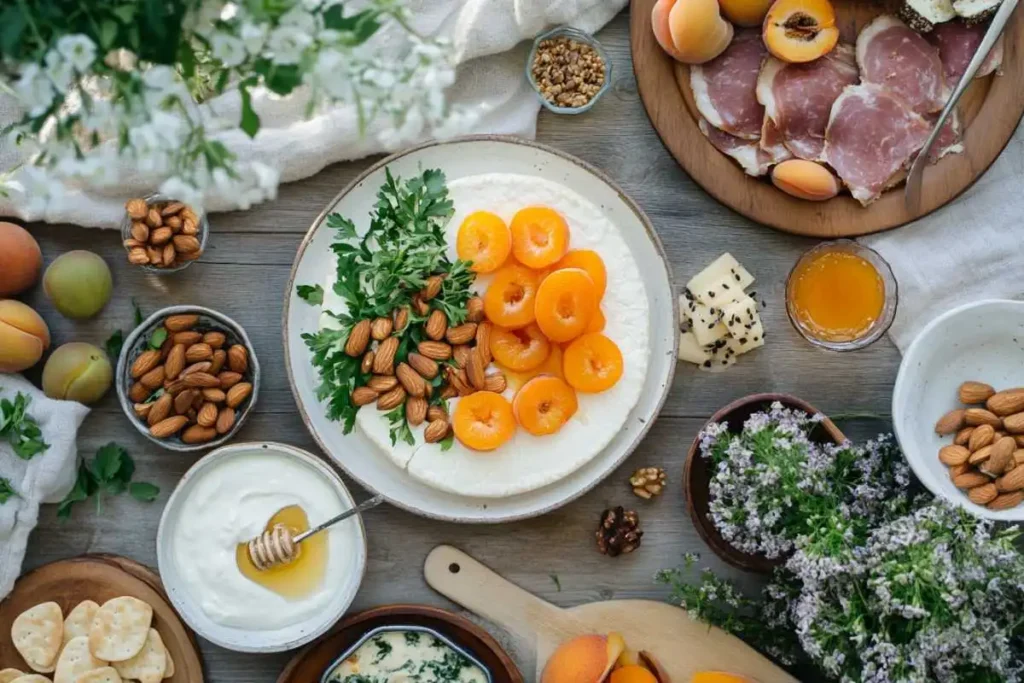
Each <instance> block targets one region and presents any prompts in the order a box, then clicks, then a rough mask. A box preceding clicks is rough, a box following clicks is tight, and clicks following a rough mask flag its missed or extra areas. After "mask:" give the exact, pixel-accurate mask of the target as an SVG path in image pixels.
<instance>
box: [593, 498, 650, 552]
mask: <svg viewBox="0 0 1024 683" xmlns="http://www.w3.org/2000/svg"><path fill="white" fill-rule="evenodd" d="M595 535H596V537H597V549H598V551H600V552H601V553H602V554H604V555H609V556H611V557H616V556H618V555H621V554H623V553H631V552H633V551H634V550H636V549H637V548H639V547H640V539H641V538H642V537H643V535H644V532H643V531H642V530H641V529H640V516H639V515H638V514H637V513H636V510H626V509H624V508H623V507H622V506H621V505H619V506H618V507H614V508H608V509H607V510H605V511H604V512H602V513H601V521H600V524H598V527H597V533H596V534H595Z"/></svg>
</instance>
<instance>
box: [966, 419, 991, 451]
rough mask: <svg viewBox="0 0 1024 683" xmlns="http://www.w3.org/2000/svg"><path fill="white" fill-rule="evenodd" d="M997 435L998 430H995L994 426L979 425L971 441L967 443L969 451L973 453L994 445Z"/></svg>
mask: <svg viewBox="0 0 1024 683" xmlns="http://www.w3.org/2000/svg"><path fill="white" fill-rule="evenodd" d="M995 434H996V430H995V429H993V427H992V425H979V426H977V427H975V428H974V432H973V433H972V434H971V438H970V440H968V442H967V448H968V450H970V451H971V453H973V452H974V451H976V450H978V449H980V448H984V447H985V446H987V445H989V444H990V443H992V441H993V440H994V439H995Z"/></svg>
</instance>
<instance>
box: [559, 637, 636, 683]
mask: <svg viewBox="0 0 1024 683" xmlns="http://www.w3.org/2000/svg"><path fill="white" fill-rule="evenodd" d="M625 649H626V642H625V641H624V640H623V639H622V636H621V635H619V634H618V633H609V634H608V635H607V636H602V635H596V634H595V635H588V636H578V637H576V638H573V639H572V640H569V641H566V642H564V643H562V644H561V645H559V646H558V649H557V650H555V653H554V654H553V655H551V658H550V659H548V661H547V663H546V664H545V665H544V671H543V672H542V673H541V675H540V683H601V682H602V681H604V680H605V678H606V677H607V676H608V673H609V672H610V671H611V670H612V667H613V666H614V665H615V661H616V660H617V659H618V658H619V655H621V654H622V652H623V651H624V650H625Z"/></svg>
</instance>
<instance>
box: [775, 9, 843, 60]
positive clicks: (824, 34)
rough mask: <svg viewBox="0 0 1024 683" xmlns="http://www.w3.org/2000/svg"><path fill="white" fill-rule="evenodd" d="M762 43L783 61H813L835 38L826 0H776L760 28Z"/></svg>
mask: <svg viewBox="0 0 1024 683" xmlns="http://www.w3.org/2000/svg"><path fill="white" fill-rule="evenodd" d="M761 37H762V39H763V40H764V45H765V47H766V48H768V51H769V52H771V53H772V54H773V55H775V57H777V58H778V59H781V60H782V61H784V62H797V63H799V62H813V61H814V60H815V59H817V58H819V57H822V56H824V55H826V54H828V53H829V52H830V51H831V50H832V48H834V47H835V46H836V43H837V42H839V29H838V28H837V27H836V11H835V9H834V8H833V7H832V3H831V2H829V0H777V1H776V2H775V4H773V5H772V6H771V9H769V10H768V15H767V16H766V17H765V18H764V26H763V28H762V29H761Z"/></svg>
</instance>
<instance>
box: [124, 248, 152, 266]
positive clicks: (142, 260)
mask: <svg viewBox="0 0 1024 683" xmlns="http://www.w3.org/2000/svg"><path fill="white" fill-rule="evenodd" d="M128 263H131V264H134V265H136V266H144V265H147V264H148V263H149V254H148V253H147V252H146V250H145V249H143V248H142V247H138V248H135V249H132V250H130V251H129V252H128Z"/></svg>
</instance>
